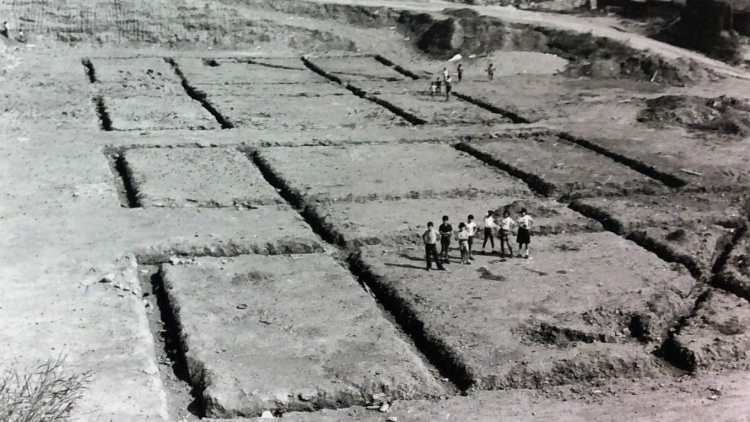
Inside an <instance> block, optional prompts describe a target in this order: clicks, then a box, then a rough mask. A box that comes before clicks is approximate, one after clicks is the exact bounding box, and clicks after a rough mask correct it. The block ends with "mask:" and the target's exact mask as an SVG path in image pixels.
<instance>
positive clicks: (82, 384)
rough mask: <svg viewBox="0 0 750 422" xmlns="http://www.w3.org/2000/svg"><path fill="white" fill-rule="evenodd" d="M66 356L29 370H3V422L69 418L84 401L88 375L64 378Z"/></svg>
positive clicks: (0, 386)
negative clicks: (82, 398) (76, 405)
mask: <svg viewBox="0 0 750 422" xmlns="http://www.w3.org/2000/svg"><path fill="white" fill-rule="evenodd" d="M63 361H64V357H62V356H61V357H59V358H57V359H55V360H52V359H51V360H48V361H46V362H44V363H41V364H39V365H38V366H37V367H35V368H33V369H32V370H30V371H25V372H19V371H17V370H15V369H4V370H2V375H0V421H3V422H59V421H65V420H67V419H68V415H69V414H70V411H71V409H73V406H74V404H75V402H76V401H77V400H78V399H79V398H81V395H82V394H83V391H84V389H85V388H86V383H87V382H88V380H89V373H88V372H86V373H83V374H76V375H65V374H64V373H63V371H62V364H63Z"/></svg>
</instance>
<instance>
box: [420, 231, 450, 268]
mask: <svg viewBox="0 0 750 422" xmlns="http://www.w3.org/2000/svg"><path fill="white" fill-rule="evenodd" d="M438 236H440V233H438V231H437V230H435V227H433V224H432V221H430V222H428V223H427V230H425V232H424V234H423V235H422V241H423V242H424V254H425V261H427V271H430V269H431V268H432V260H434V261H435V264H436V265H437V268H438V270H441V271H442V270H445V267H443V264H441V263H440V258H439V257H438V251H437V239H438Z"/></svg>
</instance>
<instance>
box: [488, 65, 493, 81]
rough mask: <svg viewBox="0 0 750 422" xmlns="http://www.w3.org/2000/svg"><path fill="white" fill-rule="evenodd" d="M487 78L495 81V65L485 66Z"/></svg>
mask: <svg viewBox="0 0 750 422" xmlns="http://www.w3.org/2000/svg"><path fill="white" fill-rule="evenodd" d="M487 77H488V78H490V81H493V80H495V65H494V64H492V63H490V65H489V66H487Z"/></svg>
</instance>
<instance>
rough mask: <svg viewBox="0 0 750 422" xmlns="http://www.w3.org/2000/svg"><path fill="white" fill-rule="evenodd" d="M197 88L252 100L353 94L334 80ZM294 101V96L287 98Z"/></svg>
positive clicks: (210, 93)
mask: <svg viewBox="0 0 750 422" xmlns="http://www.w3.org/2000/svg"><path fill="white" fill-rule="evenodd" d="M194 86H195V88H197V89H198V90H200V91H201V92H204V93H205V94H206V95H208V96H209V99H210V98H213V97H242V99H244V100H249V101H252V98H258V97H259V99H269V98H270V97H325V96H329V95H336V96H345V95H346V96H351V95H352V94H351V92H349V91H348V90H347V89H345V88H344V87H342V86H341V85H339V84H336V83H332V82H327V81H326V82H323V83H305V84H273V85H266V84H244V85H218V84H217V85H208V84H196V85H194ZM287 100H288V101H294V99H293V98H287Z"/></svg>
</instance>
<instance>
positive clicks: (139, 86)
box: [97, 81, 190, 100]
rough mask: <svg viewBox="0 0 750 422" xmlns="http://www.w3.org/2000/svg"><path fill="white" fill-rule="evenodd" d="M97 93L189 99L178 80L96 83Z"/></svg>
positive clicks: (118, 96)
mask: <svg viewBox="0 0 750 422" xmlns="http://www.w3.org/2000/svg"><path fill="white" fill-rule="evenodd" d="M97 88H98V93H99V94H101V95H102V96H104V97H108V98H121V99H127V98H130V97H134V96H138V97H148V98H163V97H172V98H181V97H182V98H183V99H184V100H190V97H188V96H187V94H186V93H185V88H183V87H182V85H181V84H180V83H179V82H163V81H128V82H122V83H101V84H97Z"/></svg>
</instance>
